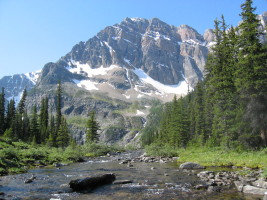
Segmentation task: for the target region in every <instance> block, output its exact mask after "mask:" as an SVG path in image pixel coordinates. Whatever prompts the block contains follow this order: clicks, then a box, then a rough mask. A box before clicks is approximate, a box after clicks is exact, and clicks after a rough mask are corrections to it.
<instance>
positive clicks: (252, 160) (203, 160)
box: [178, 146, 267, 168]
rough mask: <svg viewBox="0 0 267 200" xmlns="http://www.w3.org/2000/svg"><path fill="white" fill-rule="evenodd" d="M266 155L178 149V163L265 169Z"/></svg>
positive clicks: (264, 153)
mask: <svg viewBox="0 0 267 200" xmlns="http://www.w3.org/2000/svg"><path fill="white" fill-rule="evenodd" d="M266 159H267V154H266V152H265V151H264V150H261V151H242V152H237V151H235V150H229V149H225V148H222V147H215V148H214V147H212V148H209V147H203V146H202V147H197V148H196V147H190V148H187V149H186V150H185V149H179V160H178V162H179V163H183V162H197V163H199V164H202V165H203V166H237V167H245V166H246V167H250V168H264V167H267V163H266V162H265V160H266Z"/></svg>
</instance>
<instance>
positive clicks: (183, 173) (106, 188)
mask: <svg viewBox="0 0 267 200" xmlns="http://www.w3.org/2000/svg"><path fill="white" fill-rule="evenodd" d="M176 160H177V158H162V157H148V156H146V155H145V154H143V152H141V151H133V152H125V153H121V154H114V155H107V156H104V157H98V158H93V159H90V160H87V161H86V162H83V163H75V164H71V165H69V166H64V165H57V166H56V167H51V168H47V167H45V168H37V169H34V170H30V171H29V172H28V173H25V174H20V175H13V176H4V177H0V199H5V200H11V199H12V200H22V199H49V200H59V199H62V200H63V199H64V200H65V199H66V200H68V199H79V200H83V199H104V200H105V199H161V200H164V199H229V200H230V199H240V200H241V199H244V200H253V199H255V200H256V199H263V198H264V193H262V192H265V191H267V189H265V188H266V185H267V183H266V182H265V180H264V179H261V178H260V175H261V171H260V170H246V173H244V170H240V169H222V168H208V169H203V168H202V167H196V166H195V165H193V166H194V167H192V165H191V167H180V165H178V164H177V162H176ZM187 166H190V165H187ZM241 172H242V173H241ZM108 173H112V174H114V175H115V176H116V181H114V183H113V184H107V185H103V186H101V187H98V188H96V189H94V190H93V191H91V192H74V191H73V190H72V189H71V188H70V186H69V183H70V182H71V181H72V180H76V179H84V178H86V177H92V176H99V175H101V174H108ZM255 188H256V189H257V190H254V189H255ZM254 191H257V192H254Z"/></svg>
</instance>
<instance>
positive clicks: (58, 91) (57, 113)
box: [56, 81, 62, 132]
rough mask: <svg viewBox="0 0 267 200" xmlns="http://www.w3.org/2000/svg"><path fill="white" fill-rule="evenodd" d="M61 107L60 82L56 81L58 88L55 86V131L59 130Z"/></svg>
mask: <svg viewBox="0 0 267 200" xmlns="http://www.w3.org/2000/svg"><path fill="white" fill-rule="evenodd" d="M61 108H62V89H61V82H60V81H59V82H58V88H57V96H56V132H57V131H58V130H59V127H60V125H61V118H62V113H61Z"/></svg>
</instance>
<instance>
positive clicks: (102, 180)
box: [69, 174, 116, 191]
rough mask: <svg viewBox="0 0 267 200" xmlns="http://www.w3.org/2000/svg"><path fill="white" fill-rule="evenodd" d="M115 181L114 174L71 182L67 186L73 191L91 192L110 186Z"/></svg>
mask: <svg viewBox="0 0 267 200" xmlns="http://www.w3.org/2000/svg"><path fill="white" fill-rule="evenodd" d="M115 179H116V176H115V175H114V174H104V175H99V176H95V177H87V178H83V179H76V180H71V181H70V183H69V186H70V188H71V189H73V190H74V191H85V190H86V191H91V190H93V189H95V188H97V187H99V186H102V185H106V184H111V183H112V182H113V181H115Z"/></svg>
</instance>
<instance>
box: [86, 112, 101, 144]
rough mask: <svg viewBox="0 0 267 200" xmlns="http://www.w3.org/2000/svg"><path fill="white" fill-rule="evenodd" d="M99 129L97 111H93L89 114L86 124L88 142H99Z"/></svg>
mask: <svg viewBox="0 0 267 200" xmlns="http://www.w3.org/2000/svg"><path fill="white" fill-rule="evenodd" d="M98 130H100V126H99V123H98V122H97V121H96V117H95V112H94V111H92V112H90V114H89V119H88V121H87V124H86V142H87V143H92V142H98V141H99V134H98Z"/></svg>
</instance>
